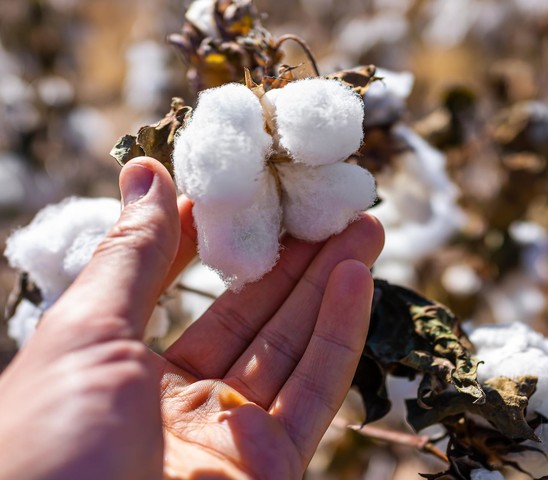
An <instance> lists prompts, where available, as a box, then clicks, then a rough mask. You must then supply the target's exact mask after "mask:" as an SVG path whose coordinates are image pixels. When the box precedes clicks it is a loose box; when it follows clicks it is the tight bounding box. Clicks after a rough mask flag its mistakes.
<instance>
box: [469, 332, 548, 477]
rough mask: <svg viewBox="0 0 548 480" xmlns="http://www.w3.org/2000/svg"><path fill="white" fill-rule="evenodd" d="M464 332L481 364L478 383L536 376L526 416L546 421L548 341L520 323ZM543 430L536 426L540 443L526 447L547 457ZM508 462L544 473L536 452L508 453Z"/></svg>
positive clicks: (547, 441)
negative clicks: (504, 378)
mask: <svg viewBox="0 0 548 480" xmlns="http://www.w3.org/2000/svg"><path fill="white" fill-rule="evenodd" d="M467 329H468V334H469V336H470V340H471V341H472V343H473V344H474V345H475V347H476V357H477V358H479V359H480V360H481V361H482V362H484V363H483V364H482V365H480V366H479V368H478V378H479V380H480V381H485V380H487V379H489V378H493V377H498V376H504V377H509V378H517V377H520V376H521V375H534V376H536V377H537V378H538V382H537V386H536V391H535V393H533V395H532V396H531V398H530V399H529V403H528V406H527V413H528V416H529V417H533V416H534V414H535V413H538V414H540V415H542V416H543V417H546V418H548V338H546V337H544V336H543V335H541V334H540V333H538V332H536V331H534V330H533V329H532V328H530V327H529V326H527V325H525V324H524V323H522V322H514V323H508V324H499V325H480V326H478V327H476V328H473V327H471V326H468V327H467ZM544 427H545V425H540V426H539V427H538V428H537V430H536V432H535V433H536V434H537V436H538V437H539V438H540V439H541V440H542V443H536V442H531V441H529V442H527V445H528V446H531V447H534V448H536V449H540V450H541V451H544V452H545V454H548V431H546V428H544ZM508 459H509V460H511V461H516V462H518V464H519V465H520V466H522V467H523V468H524V469H526V470H527V471H528V472H529V473H531V474H533V475H534V476H535V477H536V476H539V477H541V476H542V475H545V474H546V465H547V464H546V457H545V455H543V454H542V453H541V452H539V451H528V452H523V453H512V454H510V455H508Z"/></svg>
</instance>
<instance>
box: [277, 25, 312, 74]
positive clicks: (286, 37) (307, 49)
mask: <svg viewBox="0 0 548 480" xmlns="http://www.w3.org/2000/svg"><path fill="white" fill-rule="evenodd" d="M287 40H293V41H294V42H297V43H298V44H299V45H300V46H301V48H302V49H303V51H304V53H305V54H306V56H307V58H308V60H309V61H310V63H311V64H312V68H313V69H314V73H315V75H316V76H317V77H319V76H320V71H319V70H318V64H317V63H316V59H315V58H314V55H312V51H311V50H310V47H309V46H308V44H307V43H306V42H305V41H304V40H303V39H302V38H301V37H299V36H297V35H292V34H290V33H287V34H285V35H282V36H281V37H280V38H278V41H277V42H276V45H275V46H274V50H278V49H279V48H280V46H281V45H282V43H284V42H285V41H287Z"/></svg>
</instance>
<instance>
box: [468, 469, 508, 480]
mask: <svg viewBox="0 0 548 480" xmlns="http://www.w3.org/2000/svg"><path fill="white" fill-rule="evenodd" d="M470 480H504V477H503V476H502V473H500V472H498V471H496V470H487V469H486V468H476V469H474V470H472V471H471V472H470Z"/></svg>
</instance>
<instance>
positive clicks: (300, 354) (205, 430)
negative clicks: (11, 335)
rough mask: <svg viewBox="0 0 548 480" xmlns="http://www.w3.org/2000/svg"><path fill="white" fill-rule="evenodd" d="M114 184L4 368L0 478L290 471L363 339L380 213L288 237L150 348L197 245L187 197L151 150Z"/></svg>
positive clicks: (307, 451) (287, 474)
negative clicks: (79, 261) (167, 292)
mask: <svg viewBox="0 0 548 480" xmlns="http://www.w3.org/2000/svg"><path fill="white" fill-rule="evenodd" d="M151 179H152V185H151V187H150V190H148V193H145V192H147V188H146V187H147V185H148V183H150V180H151ZM120 188H121V191H122V197H123V199H124V203H125V206H124V210H123V212H122V215H121V218H120V220H119V221H118V223H117V224H116V226H115V227H114V228H113V230H112V231H111V232H110V233H109V235H108V236H107V238H106V239H105V240H104V241H103V243H102V244H101V245H100V247H99V248H98V250H97V252H96V253H95V255H94V257H93V258H92V260H91V262H90V263H89V264H88V266H87V267H86V269H85V270H84V271H83V272H82V274H81V275H80V276H79V277H78V279H77V280H76V281H75V282H74V284H73V285H72V286H71V287H70V288H69V289H68V290H67V291H66V292H65V294H64V295H63V296H62V297H61V298H60V299H59V301H58V302H57V303H56V304H55V305H54V306H53V307H52V308H51V309H50V310H49V311H48V312H47V313H46V314H45V315H44V318H43V319H42V322H41V323H40V327H39V329H38V330H37V332H36V334H35V335H34V336H33V337H32V338H31V340H30V341H29V342H28V343H27V345H26V346H25V348H23V349H22V350H21V352H20V353H19V354H18V355H17V357H16V358H15V359H14V361H13V362H12V363H11V364H10V366H9V367H8V368H7V369H6V371H5V372H4V373H3V374H2V376H1V377H0V445H2V447H1V448H0V480H8V479H10V480H11V479H14V478H17V479H20V480H21V479H22V480H31V479H32V480H34V479H75V478H78V479H79V480H87V479H90V480H91V479H93V480H96V479H99V478H100V479H102V480H109V479H113V480H114V479H116V480H120V479H131V480H140V479H143V480H151V479H161V478H166V479H189V478H192V479H198V478H208V479H211V478H237V479H239V478H242V479H243V478H253V479H276V480H279V479H281V478H283V479H293V478H295V479H297V478H301V477H302V475H303V473H304V471H305V469H306V466H307V465H308V463H309V461H310V459H311V457H312V455H313V453H314V451H315V449H316V447H317V445H318V442H319V441H320V439H321V437H322V435H323V434H324V432H325V430H326V429H327V427H328V425H329V423H330V422H331V420H332V419H333V417H334V415H335V413H336V412H337V410H338V408H339V407H340V405H341V403H342V401H343V399H344V397H345V394H346V392H347V391H348V388H349V387H350V383H351V380H352V376H353V372H354V370H355V368H356V365H357V362H358V359H359V356H360V353H361V351H362V348H363V344H364V342H365V338H366V334H367V328H368V319H369V313H370V306H371V298H372V279H371V275H370V273H369V267H370V266H371V265H372V264H373V262H374V261H375V259H376V257H377V256H378V254H379V253H380V250H381V248H382V244H383V231H382V228H381V226H380V224H379V223H378V221H377V220H376V219H374V218H373V217H371V216H369V215H363V216H362V218H361V219H359V220H358V221H356V222H354V223H353V224H352V225H350V226H349V227H348V228H347V229H346V230H345V231H344V232H343V233H341V234H339V235H337V236H335V237H332V238H331V239H329V240H328V241H327V242H325V243H323V244H307V243H304V242H300V241H297V240H295V239H293V238H290V237H288V238H285V239H284V241H283V244H284V249H283V251H282V255H281V259H280V262H279V264H278V265H277V266H276V267H275V269H274V270H273V271H272V272H271V273H269V274H268V275H266V276H265V278H264V279H262V280H261V281H259V282H257V283H255V284H252V285H249V286H248V287H247V288H246V289H244V291H243V292H241V293H240V294H238V295H235V294H232V293H225V294H224V295H223V296H222V297H220V298H219V299H218V300H217V301H216V302H215V303H214V305H213V306H212V307H211V308H210V309H209V310H208V311H207V312H206V313H205V314H204V315H203V317H202V318H200V319H199V320H198V321H196V322H195V323H194V324H192V326H191V327H190V328H189V329H187V331H185V333H184V334H183V335H182V336H181V337H180V338H179V339H178V340H177V341H176V342H175V343H174V344H173V345H172V346H171V347H170V348H169V349H168V350H167V351H166V352H165V354H164V355H163V356H159V355H157V354H155V353H153V352H151V351H150V350H148V349H147V348H146V347H145V346H144V345H143V343H142V342H141V340H140V339H141V337H142V334H143V330H144V327H145V325H146V322H147V319H148V318H149V317H150V314H151V312H152V310H153V308H154V305H155V303H156V301H157V299H158V296H159V295H160V294H161V292H162V291H163V289H164V287H165V286H166V285H168V284H169V283H170V281H171V280H172V279H173V278H174V277H175V276H176V275H177V273H178V272H180V271H181V269H182V268H184V267H185V266H186V265H187V264H188V262H189V261H190V260H191V259H192V258H193V257H194V255H195V253H196V250H195V249H196V246H195V232H194V230H193V227H192V216H191V204H190V202H189V201H188V200H187V199H185V198H179V200H177V198H176V192H175V189H174V186H173V182H172V180H171V178H170V177H169V175H168V173H167V171H166V170H165V169H164V168H163V166H161V164H159V163H158V162H156V161H155V160H153V159H150V158H139V159H136V160H133V161H132V162H130V163H129V164H128V165H126V166H125V167H124V169H123V170H122V173H121V176H120Z"/></svg>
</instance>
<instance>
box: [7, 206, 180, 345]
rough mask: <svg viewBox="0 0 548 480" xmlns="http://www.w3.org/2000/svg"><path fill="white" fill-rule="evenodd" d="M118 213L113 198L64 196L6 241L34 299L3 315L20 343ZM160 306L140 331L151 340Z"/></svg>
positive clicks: (160, 320)
mask: <svg viewBox="0 0 548 480" xmlns="http://www.w3.org/2000/svg"><path fill="white" fill-rule="evenodd" d="M119 216H120V201H119V200H116V199H113V198H82V197H70V198H67V199H65V200H63V201H62V202H61V203H58V204H54V205H48V206H47V207H45V208H44V209H42V210H41V211H40V212H38V214H37V215H36V216H35V217H34V219H33V220H32V222H31V223H30V224H29V225H27V226H25V227H22V228H20V229H18V230H16V231H15V232H13V233H12V235H11V236H10V237H9V238H8V239H7V242H6V251H5V255H6V257H7V259H8V262H9V264H10V265H11V267H13V268H15V269H17V270H19V271H20V272H21V273H22V274H24V275H26V278H27V279H28V283H29V285H33V290H34V292H35V295H34V297H36V294H37V296H38V298H33V301H34V303H33V302H31V301H29V300H27V299H23V300H22V301H21V302H20V303H19V305H18V306H17V309H16V311H15V314H14V315H13V316H12V318H11V319H9V322H8V333H9V335H10V336H11V337H12V338H13V339H14V340H15V341H16V342H17V344H18V345H19V346H22V345H23V344H24V343H25V342H26V341H27V340H28V338H29V337H30V336H31V335H32V333H33V332H34V330H35V328H36V326H37V325H38V322H39V319H40V317H41V315H42V313H43V312H45V311H46V310H48V309H49V308H50V307H51V306H52V305H53V304H54V303H55V301H56V300H57V299H58V298H59V297H60V296H61V295H62V294H63V292H64V291H65V290H66V289H67V288H68V287H69V286H70V285H71V284H72V282H73V281H74V280H75V279H76V277H77V276H78V274H79V273H80V272H81V271H82V269H83V268H84V267H85V266H86V265H87V263H88V262H89V260H90V259H91V257H92V255H93V252H94V251H95V250H96V248H97V246H98V245H99V244H100V243H101V241H102V240H103V239H104V237H105V235H106V234H107V232H108V231H109V230H110V229H111V228H112V226H113V225H114V223H115V222H116V221H117V220H118V217H119ZM168 326H169V321H168V318H167V314H166V312H165V309H163V308H161V307H156V309H155V310H154V312H153V314H152V317H151V320H150V321H149V323H148V325H147V329H146V331H145V338H146V339H152V338H155V337H162V336H164V335H165V334H166V332H167V328H168Z"/></svg>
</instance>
